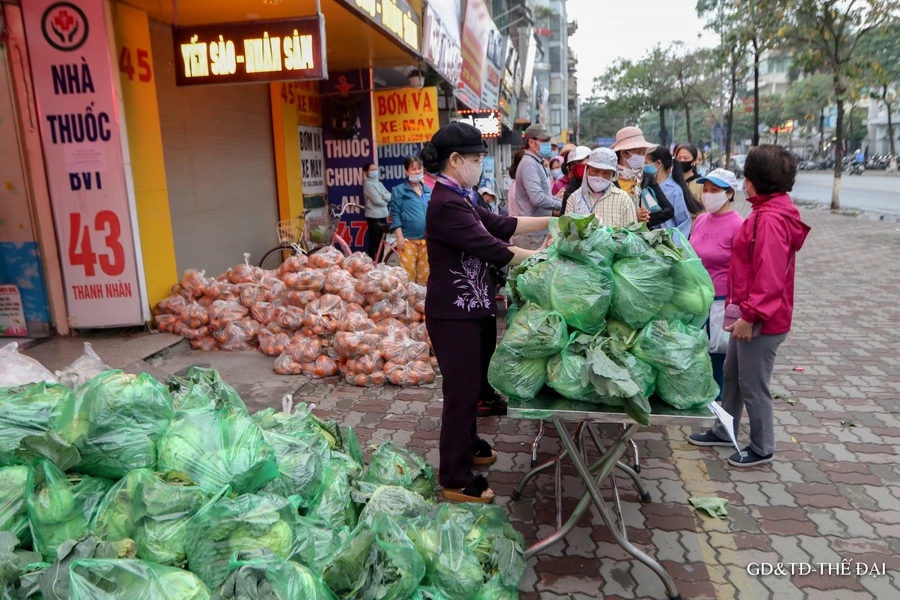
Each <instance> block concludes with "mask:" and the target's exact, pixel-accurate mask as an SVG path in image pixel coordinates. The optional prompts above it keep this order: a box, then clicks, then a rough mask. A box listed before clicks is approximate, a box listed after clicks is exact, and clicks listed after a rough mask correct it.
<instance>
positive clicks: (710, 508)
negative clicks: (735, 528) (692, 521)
mask: <svg viewBox="0 0 900 600" xmlns="http://www.w3.org/2000/svg"><path fill="white" fill-rule="evenodd" d="M688 500H689V501H690V503H691V504H693V505H694V508H696V509H697V510H703V511H706V513H707V514H709V516H711V517H718V518H720V519H725V518H727V517H728V511H727V510H725V504H727V503H728V500H725V499H724V498H697V497H691V498H688Z"/></svg>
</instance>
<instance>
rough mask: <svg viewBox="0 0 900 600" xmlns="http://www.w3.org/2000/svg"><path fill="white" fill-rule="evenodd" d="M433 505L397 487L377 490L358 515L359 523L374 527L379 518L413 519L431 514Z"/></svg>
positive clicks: (383, 487) (385, 487)
mask: <svg viewBox="0 0 900 600" xmlns="http://www.w3.org/2000/svg"><path fill="white" fill-rule="evenodd" d="M433 507H434V505H433V504H431V503H429V502H425V500H423V499H422V496H421V495H419V494H416V493H415V492H411V491H409V490H407V489H405V488H402V487H398V486H391V485H385V486H381V487H379V488H377V489H376V490H375V493H373V494H372V497H371V498H370V499H369V501H368V502H367V503H366V506H365V508H363V510H362V513H361V514H360V518H359V520H360V523H365V524H367V525H369V526H374V524H375V523H376V522H377V521H378V517H380V516H388V517H391V518H392V519H415V518H418V517H423V516H425V515H427V514H428V513H430V512H431V510H432V508H433Z"/></svg>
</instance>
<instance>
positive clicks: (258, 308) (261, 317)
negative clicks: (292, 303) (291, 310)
mask: <svg viewBox="0 0 900 600" xmlns="http://www.w3.org/2000/svg"><path fill="white" fill-rule="evenodd" d="M277 307H278V305H277V304H273V303H271V302H257V303H256V304H254V305H252V306H251V307H250V316H251V317H253V318H254V319H256V320H257V321H259V322H260V323H261V324H262V325H268V324H269V323H271V322H272V319H274V318H275V309H276V308H277Z"/></svg>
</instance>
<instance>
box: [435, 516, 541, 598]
mask: <svg viewBox="0 0 900 600" xmlns="http://www.w3.org/2000/svg"><path fill="white" fill-rule="evenodd" d="M459 507H460V508H462V509H463V510H465V511H468V512H469V513H471V515H472V516H473V517H474V521H472V522H471V527H470V528H468V531H467V533H466V545H467V546H468V548H469V551H470V552H472V553H473V554H474V556H475V558H477V559H478V562H480V563H481V565H482V569H483V571H484V573H488V574H493V575H494V576H495V577H499V578H500V580H501V581H502V583H503V585H504V586H506V587H512V588H515V587H517V586H518V585H519V580H520V579H522V575H524V573H525V538H524V537H523V536H522V534H521V533H519V532H518V531H517V530H516V528H515V527H513V526H512V523H510V522H509V518H508V517H507V516H506V512H505V511H504V509H503V508H501V507H499V506H489V505H483V504H475V503H466V504H461V505H459ZM452 514H454V513H452ZM455 514H456V515H458V516H455V517H454V518H455V519H456V520H457V522H458V523H460V524H461V525H462V526H463V529H466V526H467V525H468V524H469V523H470V520H469V517H465V516H463V515H459V513H455Z"/></svg>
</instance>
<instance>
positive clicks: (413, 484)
mask: <svg viewBox="0 0 900 600" xmlns="http://www.w3.org/2000/svg"><path fill="white" fill-rule="evenodd" d="M362 481H365V482H368V483H377V484H379V485H395V486H400V487H402V488H405V489H407V490H409V491H411V492H414V493H416V494H419V495H420V496H422V497H423V498H425V499H426V500H429V501H431V500H433V499H434V488H435V479H434V469H432V468H431V467H430V466H429V465H428V463H426V462H425V459H424V458H422V457H421V456H419V455H418V454H416V453H415V452H412V451H411V450H407V449H406V448H403V447H402V446H397V445H395V444H394V443H393V442H384V443H383V444H381V445H380V446H379V447H378V448H377V449H376V450H375V452H373V453H372V457H371V459H370V460H369V468H368V470H367V471H366V474H365V475H364V476H363V478H362Z"/></svg>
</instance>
